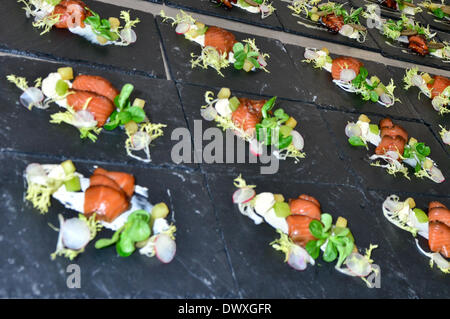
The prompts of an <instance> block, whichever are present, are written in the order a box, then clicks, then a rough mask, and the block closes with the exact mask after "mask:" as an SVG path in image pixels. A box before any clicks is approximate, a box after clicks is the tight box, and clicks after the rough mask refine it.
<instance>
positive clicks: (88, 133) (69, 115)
mask: <svg viewBox="0 0 450 319" xmlns="http://www.w3.org/2000/svg"><path fill="white" fill-rule="evenodd" d="M88 103H89V102H88ZM74 115H75V110H74V109H73V108H72V107H70V106H67V111H65V112H58V113H54V114H52V115H50V118H51V120H50V123H52V124H61V123H67V124H70V125H73V117H74ZM78 130H79V131H80V138H81V139H85V138H89V139H90V140H91V141H92V142H94V143H95V142H96V141H97V138H98V136H97V135H99V134H100V132H101V131H102V128H101V127H97V126H93V127H82V128H78Z"/></svg>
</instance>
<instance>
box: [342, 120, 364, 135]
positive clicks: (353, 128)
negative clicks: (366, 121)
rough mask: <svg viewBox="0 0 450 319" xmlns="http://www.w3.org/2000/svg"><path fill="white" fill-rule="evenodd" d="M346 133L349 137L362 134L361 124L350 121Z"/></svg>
mask: <svg viewBox="0 0 450 319" xmlns="http://www.w3.org/2000/svg"><path fill="white" fill-rule="evenodd" d="M345 135H347V137H348V138H350V137H353V136H361V135H362V131H361V128H360V127H359V125H356V124H355V123H353V122H350V123H348V124H347V125H346V126H345Z"/></svg>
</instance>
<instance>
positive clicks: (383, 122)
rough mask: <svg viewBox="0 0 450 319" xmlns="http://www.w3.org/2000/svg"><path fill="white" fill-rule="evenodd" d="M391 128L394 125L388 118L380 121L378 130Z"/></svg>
mask: <svg viewBox="0 0 450 319" xmlns="http://www.w3.org/2000/svg"><path fill="white" fill-rule="evenodd" d="M393 126H394V123H393V122H392V120H391V119H390V118H388V117H387V118H384V119H382V120H380V128H385V127H393Z"/></svg>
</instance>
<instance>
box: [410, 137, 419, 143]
mask: <svg viewBox="0 0 450 319" xmlns="http://www.w3.org/2000/svg"><path fill="white" fill-rule="evenodd" d="M417 142H418V141H417V140H416V139H415V138H414V137H411V138H410V139H409V142H408V144H409V145H414V144H416V143H417Z"/></svg>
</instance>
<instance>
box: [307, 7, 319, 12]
mask: <svg viewBox="0 0 450 319" xmlns="http://www.w3.org/2000/svg"><path fill="white" fill-rule="evenodd" d="M318 10H319V9H317V7H312V9H311V10H309V12H311V13H316V12H317V11H318Z"/></svg>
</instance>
